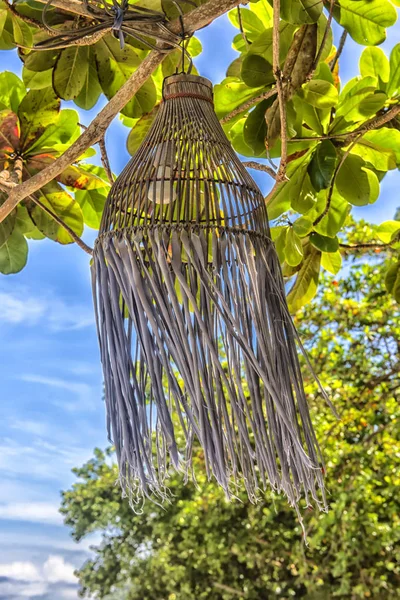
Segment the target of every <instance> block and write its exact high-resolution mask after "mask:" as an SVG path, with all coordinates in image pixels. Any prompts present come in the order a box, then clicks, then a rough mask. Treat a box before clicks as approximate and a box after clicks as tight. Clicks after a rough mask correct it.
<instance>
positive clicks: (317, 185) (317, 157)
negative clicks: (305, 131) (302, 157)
mask: <svg viewBox="0 0 400 600" xmlns="http://www.w3.org/2000/svg"><path fill="white" fill-rule="evenodd" d="M336 163H337V153H336V149H335V146H334V145H333V144H332V142H331V141H329V140H324V141H323V142H321V143H320V144H318V146H317V148H316V150H315V152H314V154H313V157H312V159H311V162H310V164H309V165H308V169H307V172H308V174H309V176H310V180H311V183H312V185H313V187H314V189H315V190H316V191H317V192H319V191H321V190H323V189H326V188H328V187H329V184H330V182H331V181H332V177H333V174H334V172H335V168H336Z"/></svg>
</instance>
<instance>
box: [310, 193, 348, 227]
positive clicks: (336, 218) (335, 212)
mask: <svg viewBox="0 0 400 600" xmlns="http://www.w3.org/2000/svg"><path fill="white" fill-rule="evenodd" d="M328 193H329V192H328V190H323V191H322V192H320V193H319V194H318V200H317V203H316V204H315V206H314V208H313V209H312V210H311V211H310V212H309V213H307V217H309V218H310V219H311V220H312V221H313V222H314V221H315V220H316V219H317V217H319V216H320V215H321V214H322V213H323V212H324V211H325V208H326V203H327V196H328ZM350 210H351V206H350V204H349V203H348V202H347V200H345V199H344V198H342V196H340V194H339V193H338V192H337V190H336V187H334V189H333V193H332V196H331V200H330V205H329V209H328V212H327V213H326V215H325V216H324V217H323V218H322V219H321V221H320V222H319V223H318V224H317V225H315V227H314V229H315V231H316V232H317V233H320V234H321V235H326V236H328V237H334V236H335V235H336V234H337V233H339V231H340V230H341V228H342V227H343V225H344V223H345V221H346V217H347V215H348V214H349V212H350Z"/></svg>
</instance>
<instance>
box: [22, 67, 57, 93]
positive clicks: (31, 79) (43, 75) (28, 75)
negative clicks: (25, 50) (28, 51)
mask: <svg viewBox="0 0 400 600" xmlns="http://www.w3.org/2000/svg"><path fill="white" fill-rule="evenodd" d="M52 75H53V71H52V69H48V70H47V71H42V72H40V71H30V70H29V69H27V68H26V67H25V66H24V68H23V69H22V80H23V82H24V84H25V86H26V87H27V88H28V89H30V90H43V89H44V88H47V87H50V86H51V85H52Z"/></svg>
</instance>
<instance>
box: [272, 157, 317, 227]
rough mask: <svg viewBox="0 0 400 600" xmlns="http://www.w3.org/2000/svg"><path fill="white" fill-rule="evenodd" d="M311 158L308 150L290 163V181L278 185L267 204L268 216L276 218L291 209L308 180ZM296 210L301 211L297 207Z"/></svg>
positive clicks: (288, 169)
mask: <svg viewBox="0 0 400 600" xmlns="http://www.w3.org/2000/svg"><path fill="white" fill-rule="evenodd" d="M309 160H310V153H309V152H307V153H306V154H305V155H304V156H302V157H300V158H299V159H297V160H293V161H291V162H290V163H289V164H288V166H287V171H286V174H287V176H288V178H289V181H286V182H284V183H282V184H280V185H279V186H278V188H277V189H276V191H275V193H274V195H273V196H272V197H271V198H270V200H269V202H268V204H267V211H268V217H269V218H270V220H273V219H276V218H277V217H279V216H280V215H281V214H283V213H284V212H286V211H287V210H289V209H290V206H291V203H292V202H294V201H296V200H298V198H299V196H300V194H301V192H302V189H303V185H304V184H305V181H307V166H308V162H309ZM307 193H308V189H307ZM295 210H297V211H298V212H301V211H300V210H298V209H297V208H296V209H295Z"/></svg>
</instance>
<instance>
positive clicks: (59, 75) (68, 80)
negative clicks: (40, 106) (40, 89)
mask: <svg viewBox="0 0 400 600" xmlns="http://www.w3.org/2000/svg"><path fill="white" fill-rule="evenodd" d="M87 55H88V49H87V47H83V46H69V47H68V48H64V49H63V50H61V52H60V54H59V55H58V58H57V61H56V64H55V66H54V70H53V87H54V90H55V92H56V94H57V96H59V97H60V98H62V99H63V100H73V99H74V98H76V97H77V96H78V95H79V93H80V91H81V90H82V87H83V85H84V83H85V79H86V74H87V72H88V62H87Z"/></svg>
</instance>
